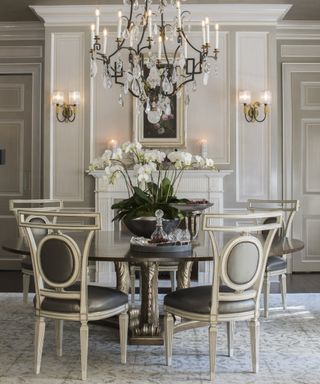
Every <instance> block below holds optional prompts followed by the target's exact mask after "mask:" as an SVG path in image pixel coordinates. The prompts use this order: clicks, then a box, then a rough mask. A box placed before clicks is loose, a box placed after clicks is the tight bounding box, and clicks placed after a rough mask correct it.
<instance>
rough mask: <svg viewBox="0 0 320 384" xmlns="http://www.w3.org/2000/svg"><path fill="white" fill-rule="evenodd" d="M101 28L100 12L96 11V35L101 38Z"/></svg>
mask: <svg viewBox="0 0 320 384" xmlns="http://www.w3.org/2000/svg"><path fill="white" fill-rule="evenodd" d="M99 28H100V11H99V9H96V35H97V36H99Z"/></svg>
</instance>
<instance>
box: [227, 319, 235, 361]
mask: <svg viewBox="0 0 320 384" xmlns="http://www.w3.org/2000/svg"><path fill="white" fill-rule="evenodd" d="M233 335H234V321H228V322H227V338H228V356H230V357H232V356H233Z"/></svg>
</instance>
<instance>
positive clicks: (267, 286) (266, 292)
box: [263, 274, 270, 317]
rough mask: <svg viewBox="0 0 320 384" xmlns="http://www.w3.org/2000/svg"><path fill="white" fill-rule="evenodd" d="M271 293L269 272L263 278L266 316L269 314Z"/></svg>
mask: <svg viewBox="0 0 320 384" xmlns="http://www.w3.org/2000/svg"><path fill="white" fill-rule="evenodd" d="M269 294H270V277H269V275H268V274H266V275H265V276H264V280H263V298H264V317H268V315H269Z"/></svg>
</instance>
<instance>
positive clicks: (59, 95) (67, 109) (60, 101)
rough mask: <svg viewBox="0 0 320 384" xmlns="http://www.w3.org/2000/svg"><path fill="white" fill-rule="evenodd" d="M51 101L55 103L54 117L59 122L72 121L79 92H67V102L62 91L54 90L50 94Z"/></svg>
mask: <svg viewBox="0 0 320 384" xmlns="http://www.w3.org/2000/svg"><path fill="white" fill-rule="evenodd" d="M52 103H53V104H55V105H56V118H57V120H58V121H59V122H60V123H68V122H70V123H72V122H73V121H74V120H75V118H76V111H77V106H78V105H79V104H80V92H78V91H72V92H69V102H68V103H66V102H65V100H64V92H60V91H56V92H54V93H53V95H52Z"/></svg>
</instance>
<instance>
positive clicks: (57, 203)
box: [9, 199, 63, 304]
mask: <svg viewBox="0 0 320 384" xmlns="http://www.w3.org/2000/svg"><path fill="white" fill-rule="evenodd" d="M62 208H63V201H62V200H59V199H24V200H22V199H20V200H10V201H9V210H10V211H11V212H13V214H14V215H15V217H16V219H17V222H18V214H17V212H18V210H19V209H32V210H36V211H37V215H36V216H35V217H33V221H36V220H40V221H41V220H42V218H41V215H40V212H41V211H43V210H46V211H51V210H52V211H60V210H61V209H62ZM19 234H20V235H21V236H23V231H22V230H21V228H19ZM21 272H22V292H23V303H24V304H28V293H29V287H30V278H31V276H33V270H32V263H31V258H30V257H29V256H25V257H23V259H22V260H21Z"/></svg>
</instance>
